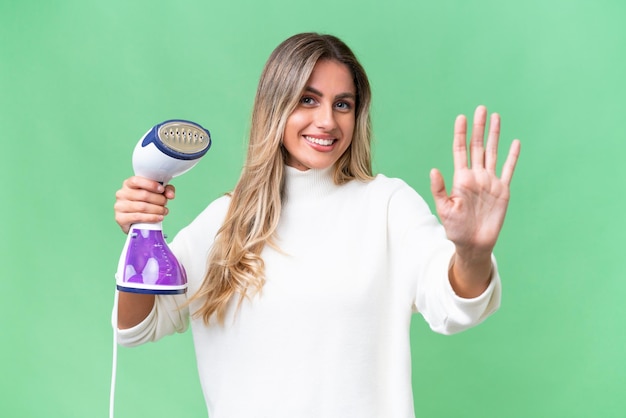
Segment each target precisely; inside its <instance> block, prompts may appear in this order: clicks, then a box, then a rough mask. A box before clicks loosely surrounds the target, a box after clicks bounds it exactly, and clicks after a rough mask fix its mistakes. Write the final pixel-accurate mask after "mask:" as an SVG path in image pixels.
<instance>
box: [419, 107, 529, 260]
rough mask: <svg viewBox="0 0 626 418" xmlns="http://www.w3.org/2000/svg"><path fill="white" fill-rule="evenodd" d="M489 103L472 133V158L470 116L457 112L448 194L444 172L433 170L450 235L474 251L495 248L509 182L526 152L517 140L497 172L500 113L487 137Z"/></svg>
mask: <svg viewBox="0 0 626 418" xmlns="http://www.w3.org/2000/svg"><path fill="white" fill-rule="evenodd" d="M486 120H487V109H486V108H485V107H484V106H479V107H478V108H476V112H475V114H474V126H473V128H472V135H471V139H470V149H469V162H470V164H468V151H467V146H466V142H467V121H466V118H465V116H463V115H461V116H458V117H457V118H456V121H455V124H454V143H453V156H454V178H453V181H452V190H451V191H450V194H449V195H448V193H447V191H446V186H445V184H444V180H443V176H442V175H441V173H440V172H439V170H437V169H433V170H432V171H431V191H432V194H433V197H434V200H435V206H436V209H437V213H438V215H439V218H440V220H441V223H442V224H443V226H444V228H445V230H446V234H447V236H448V239H450V240H451V241H452V242H453V243H454V244H455V245H456V248H457V252H458V251H459V250H463V251H465V252H468V253H482V254H484V253H487V252H491V251H492V250H493V247H494V246H495V244H496V241H497V239H498V235H499V234H500V230H501V229H502V225H503V223H504V217H505V215H506V210H507V207H508V204H509V196H510V192H509V185H510V183H511V178H512V177H513V171H514V170H515V165H516V163H517V159H518V156H519V153H520V143H519V141H518V140H514V141H513V142H512V144H511V147H510V149H509V154H508V156H507V159H506V161H505V163H504V165H503V167H502V173H501V176H500V177H499V178H498V176H497V174H496V162H497V155H498V140H499V137H500V116H499V115H498V114H497V113H494V114H492V115H491V120H490V123H489V130H488V137H487V143H486V145H485V141H484V133H485V126H486Z"/></svg>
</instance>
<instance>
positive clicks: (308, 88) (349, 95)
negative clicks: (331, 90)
mask: <svg viewBox="0 0 626 418" xmlns="http://www.w3.org/2000/svg"><path fill="white" fill-rule="evenodd" d="M304 91H308V92H311V93H313V94H316V95H318V96H320V97H324V95H323V94H322V92H321V91H319V90H317V89H315V88H313V87H311V86H306V87H305V88H304ZM335 99H352V100H354V101H356V95H354V94H352V93H348V92H346V93H340V94H338V95H336V96H335Z"/></svg>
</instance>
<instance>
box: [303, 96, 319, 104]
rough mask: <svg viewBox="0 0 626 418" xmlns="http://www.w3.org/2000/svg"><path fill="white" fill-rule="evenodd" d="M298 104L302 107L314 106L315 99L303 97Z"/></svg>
mask: <svg viewBox="0 0 626 418" xmlns="http://www.w3.org/2000/svg"><path fill="white" fill-rule="evenodd" d="M300 103H301V104H303V105H312V104H315V99H314V98H312V97H310V96H303V97H302V98H301V99H300Z"/></svg>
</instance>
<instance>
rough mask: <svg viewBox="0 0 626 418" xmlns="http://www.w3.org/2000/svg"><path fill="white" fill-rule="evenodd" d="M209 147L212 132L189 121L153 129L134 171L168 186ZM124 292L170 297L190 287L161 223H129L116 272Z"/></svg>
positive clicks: (142, 141)
mask: <svg viewBox="0 0 626 418" xmlns="http://www.w3.org/2000/svg"><path fill="white" fill-rule="evenodd" d="M210 146H211V135H210V133H209V131H208V130H206V129H204V128H203V127H202V126H200V125H198V124H196V123H193V122H189V121H186V120H179V119H178V120H168V121H165V122H163V123H161V124H159V125H156V126H154V127H152V128H151V129H150V130H148V132H146V134H145V135H144V136H143V137H142V138H141V139H140V140H139V142H138V143H137V145H136V146H135V150H134V151H133V158H132V162H133V169H134V171H135V175H137V176H142V177H146V178H149V179H151V180H155V181H158V182H160V183H161V184H163V185H166V184H167V183H168V182H169V181H170V180H171V179H172V178H174V177H176V176H179V175H181V174H183V173H185V172H187V171H189V170H190V169H191V168H193V167H194V166H195V165H196V164H197V163H198V162H199V161H200V158H202V156H204V154H206V152H207V151H208V150H209V147H210ZM115 278H116V283H117V289H118V290H119V291H122V292H132V293H147V294H154V295H170V294H179V293H185V292H186V291H187V275H186V273H185V270H184V269H183V267H182V266H181V265H180V263H179V262H178V260H177V259H176V257H174V254H173V253H172V252H171V250H170V249H169V247H168V246H167V243H166V242H165V237H164V236H163V228H162V223H161V222H158V223H137V224H133V225H131V227H130V230H129V232H128V237H127V238H126V244H125V245H124V249H123V250H122V254H121V256H120V260H119V263H118V267H117V273H116V274H115Z"/></svg>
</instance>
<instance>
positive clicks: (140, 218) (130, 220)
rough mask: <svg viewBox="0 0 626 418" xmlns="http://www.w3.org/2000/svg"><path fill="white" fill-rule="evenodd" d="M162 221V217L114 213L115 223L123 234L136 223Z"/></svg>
mask: <svg viewBox="0 0 626 418" xmlns="http://www.w3.org/2000/svg"><path fill="white" fill-rule="evenodd" d="M161 221H163V215H155V214H141V213H116V214H115V222H117V224H118V225H119V226H120V228H122V231H124V233H126V234H127V233H128V231H129V230H130V228H131V225H133V224H138V223H158V222H161Z"/></svg>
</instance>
